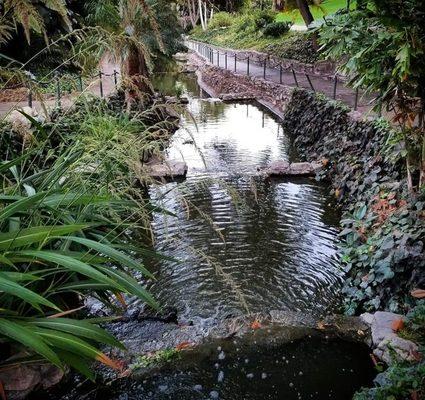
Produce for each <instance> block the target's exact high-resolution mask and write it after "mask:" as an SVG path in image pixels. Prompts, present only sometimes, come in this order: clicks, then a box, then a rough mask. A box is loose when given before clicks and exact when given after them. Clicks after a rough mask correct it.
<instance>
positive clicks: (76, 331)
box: [30, 318, 125, 349]
mask: <svg viewBox="0 0 425 400" xmlns="http://www.w3.org/2000/svg"><path fill="white" fill-rule="evenodd" d="M30 324H34V325H37V326H38V327H40V328H48V329H55V330H58V331H62V332H67V333H71V334H72V335H76V336H81V337H84V338H87V339H92V340H95V341H96V342H99V343H105V344H109V345H111V346H113V347H118V348H120V349H125V347H124V346H123V344H122V343H121V342H119V341H118V340H117V339H115V338H114V337H113V336H112V335H111V334H109V333H108V332H106V331H105V330H103V329H101V328H99V327H98V326H96V325H94V324H91V323H90V322H88V321H81V320H74V319H70V318H37V319H36V320H34V321H32V322H30Z"/></svg>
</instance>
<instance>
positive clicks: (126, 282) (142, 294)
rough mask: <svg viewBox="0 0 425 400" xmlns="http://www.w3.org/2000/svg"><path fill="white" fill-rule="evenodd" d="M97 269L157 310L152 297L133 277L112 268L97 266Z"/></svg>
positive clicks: (156, 304)
mask: <svg viewBox="0 0 425 400" xmlns="http://www.w3.org/2000/svg"><path fill="white" fill-rule="evenodd" d="M99 269H101V270H102V271H104V272H105V274H107V275H109V276H110V277H111V278H112V279H114V280H115V281H116V282H118V283H119V284H120V285H121V286H122V287H123V288H125V289H126V291H127V292H128V293H130V294H133V295H135V296H137V297H139V298H140V299H142V300H144V301H145V302H146V303H147V304H149V305H150V306H151V307H152V308H155V309H158V308H159V305H158V303H157V302H156V301H155V300H154V298H153V297H152V295H151V294H150V293H149V292H148V291H147V290H146V289H145V288H144V287H143V286H142V285H140V284H139V283H138V282H137V281H136V280H135V279H134V278H133V277H131V276H129V275H127V274H125V273H124V272H122V271H118V270H116V269H113V268H107V267H103V266H99Z"/></svg>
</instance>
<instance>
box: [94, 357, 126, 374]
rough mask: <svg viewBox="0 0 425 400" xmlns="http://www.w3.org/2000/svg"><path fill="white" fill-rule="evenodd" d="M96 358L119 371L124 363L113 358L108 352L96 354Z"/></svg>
mask: <svg viewBox="0 0 425 400" xmlns="http://www.w3.org/2000/svg"><path fill="white" fill-rule="evenodd" d="M96 360H97V361H99V362H101V363H102V364H105V365H107V366H108V367H111V368H112V369H115V370H117V371H119V370H121V369H122V363H120V362H119V361H114V360H112V359H111V358H109V357H108V356H107V355H106V354H103V353H99V354H98V355H97V356H96Z"/></svg>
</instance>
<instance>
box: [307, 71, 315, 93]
mask: <svg viewBox="0 0 425 400" xmlns="http://www.w3.org/2000/svg"><path fill="white" fill-rule="evenodd" d="M305 77H306V78H307V80H308V84H309V85H310V88H311V90H312V91H313V92H315V90H314V87H313V84H312V83H311V79H310V77H309V76H308V74H305Z"/></svg>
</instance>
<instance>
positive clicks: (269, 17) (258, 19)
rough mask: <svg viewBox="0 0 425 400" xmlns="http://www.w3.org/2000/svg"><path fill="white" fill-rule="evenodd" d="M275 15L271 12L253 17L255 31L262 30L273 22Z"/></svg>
mask: <svg viewBox="0 0 425 400" xmlns="http://www.w3.org/2000/svg"><path fill="white" fill-rule="evenodd" d="M275 17H276V14H275V13H274V12H272V11H260V12H257V13H256V14H255V16H254V23H255V26H256V28H257V29H264V28H265V27H266V25H268V24H271V23H272V22H274V20H275Z"/></svg>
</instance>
